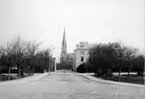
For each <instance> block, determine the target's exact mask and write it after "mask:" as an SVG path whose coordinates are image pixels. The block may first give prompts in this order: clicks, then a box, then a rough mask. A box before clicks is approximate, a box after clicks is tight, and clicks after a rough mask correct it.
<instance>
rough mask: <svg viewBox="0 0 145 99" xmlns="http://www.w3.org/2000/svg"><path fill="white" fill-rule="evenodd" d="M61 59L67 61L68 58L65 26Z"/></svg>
mask: <svg viewBox="0 0 145 99" xmlns="http://www.w3.org/2000/svg"><path fill="white" fill-rule="evenodd" d="M60 59H61V60H60V61H65V60H66V59H67V46H66V38H65V28H64V33H63V40H62V48H61V58H60Z"/></svg>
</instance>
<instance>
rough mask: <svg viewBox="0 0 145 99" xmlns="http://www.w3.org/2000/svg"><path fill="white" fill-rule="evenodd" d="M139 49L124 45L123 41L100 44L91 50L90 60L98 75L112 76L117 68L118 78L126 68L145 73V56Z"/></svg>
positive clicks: (141, 73)
mask: <svg viewBox="0 0 145 99" xmlns="http://www.w3.org/2000/svg"><path fill="white" fill-rule="evenodd" d="M138 52H139V51H138V50H137V49H135V48H132V47H127V46H123V45H122V44H121V43H109V44H98V45H96V46H95V47H94V48H92V49H91V50H90V52H89V55H90V58H89V60H88V62H89V63H91V64H92V65H93V66H94V67H95V68H96V71H95V73H96V74H97V75H98V76H104V75H106V76H107V77H110V76H111V75H112V72H113V71H114V70H115V69H117V72H118V73H119V75H118V80H119V81H120V75H121V72H122V70H124V68H127V71H128V75H130V72H132V71H133V72H137V73H138V74H140V75H142V77H143V73H144V60H145V57H144V56H143V55H142V54H139V53H138Z"/></svg>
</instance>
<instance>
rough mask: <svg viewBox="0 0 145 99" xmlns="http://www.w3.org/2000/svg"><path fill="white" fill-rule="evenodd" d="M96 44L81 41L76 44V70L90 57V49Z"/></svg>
mask: <svg viewBox="0 0 145 99" xmlns="http://www.w3.org/2000/svg"><path fill="white" fill-rule="evenodd" d="M95 45H96V44H91V43H87V42H80V43H79V44H78V45H76V49H75V50H74V64H73V70H74V71H76V69H77V67H78V66H79V65H81V64H82V63H86V62H87V61H88V58H89V50H90V48H92V47H94V46H95Z"/></svg>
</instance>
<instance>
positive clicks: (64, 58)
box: [60, 29, 74, 69]
mask: <svg viewBox="0 0 145 99" xmlns="http://www.w3.org/2000/svg"><path fill="white" fill-rule="evenodd" d="M73 59H74V53H67V42H66V37H65V29H64V34H63V40H62V48H61V56H60V64H61V65H60V66H62V65H63V66H62V67H63V68H71V69H72V66H73ZM64 64H65V66H64ZM66 66H68V67H66ZM60 68H61V67H60Z"/></svg>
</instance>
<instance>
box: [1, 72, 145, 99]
mask: <svg viewBox="0 0 145 99" xmlns="http://www.w3.org/2000/svg"><path fill="white" fill-rule="evenodd" d="M35 78H36V77H35ZM29 79H31V77H30V78H29ZM24 80H25V79H24ZM16 82H17V83H16ZM0 99H145V87H133V86H122V85H117V84H107V83H102V82H96V81H93V80H89V79H87V78H86V77H83V76H82V75H80V74H78V73H72V72H66V73H64V72H56V73H52V74H51V75H49V74H47V75H45V76H44V77H42V78H39V79H35V80H27V81H23V79H21V80H16V81H10V82H2V83H0Z"/></svg>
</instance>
